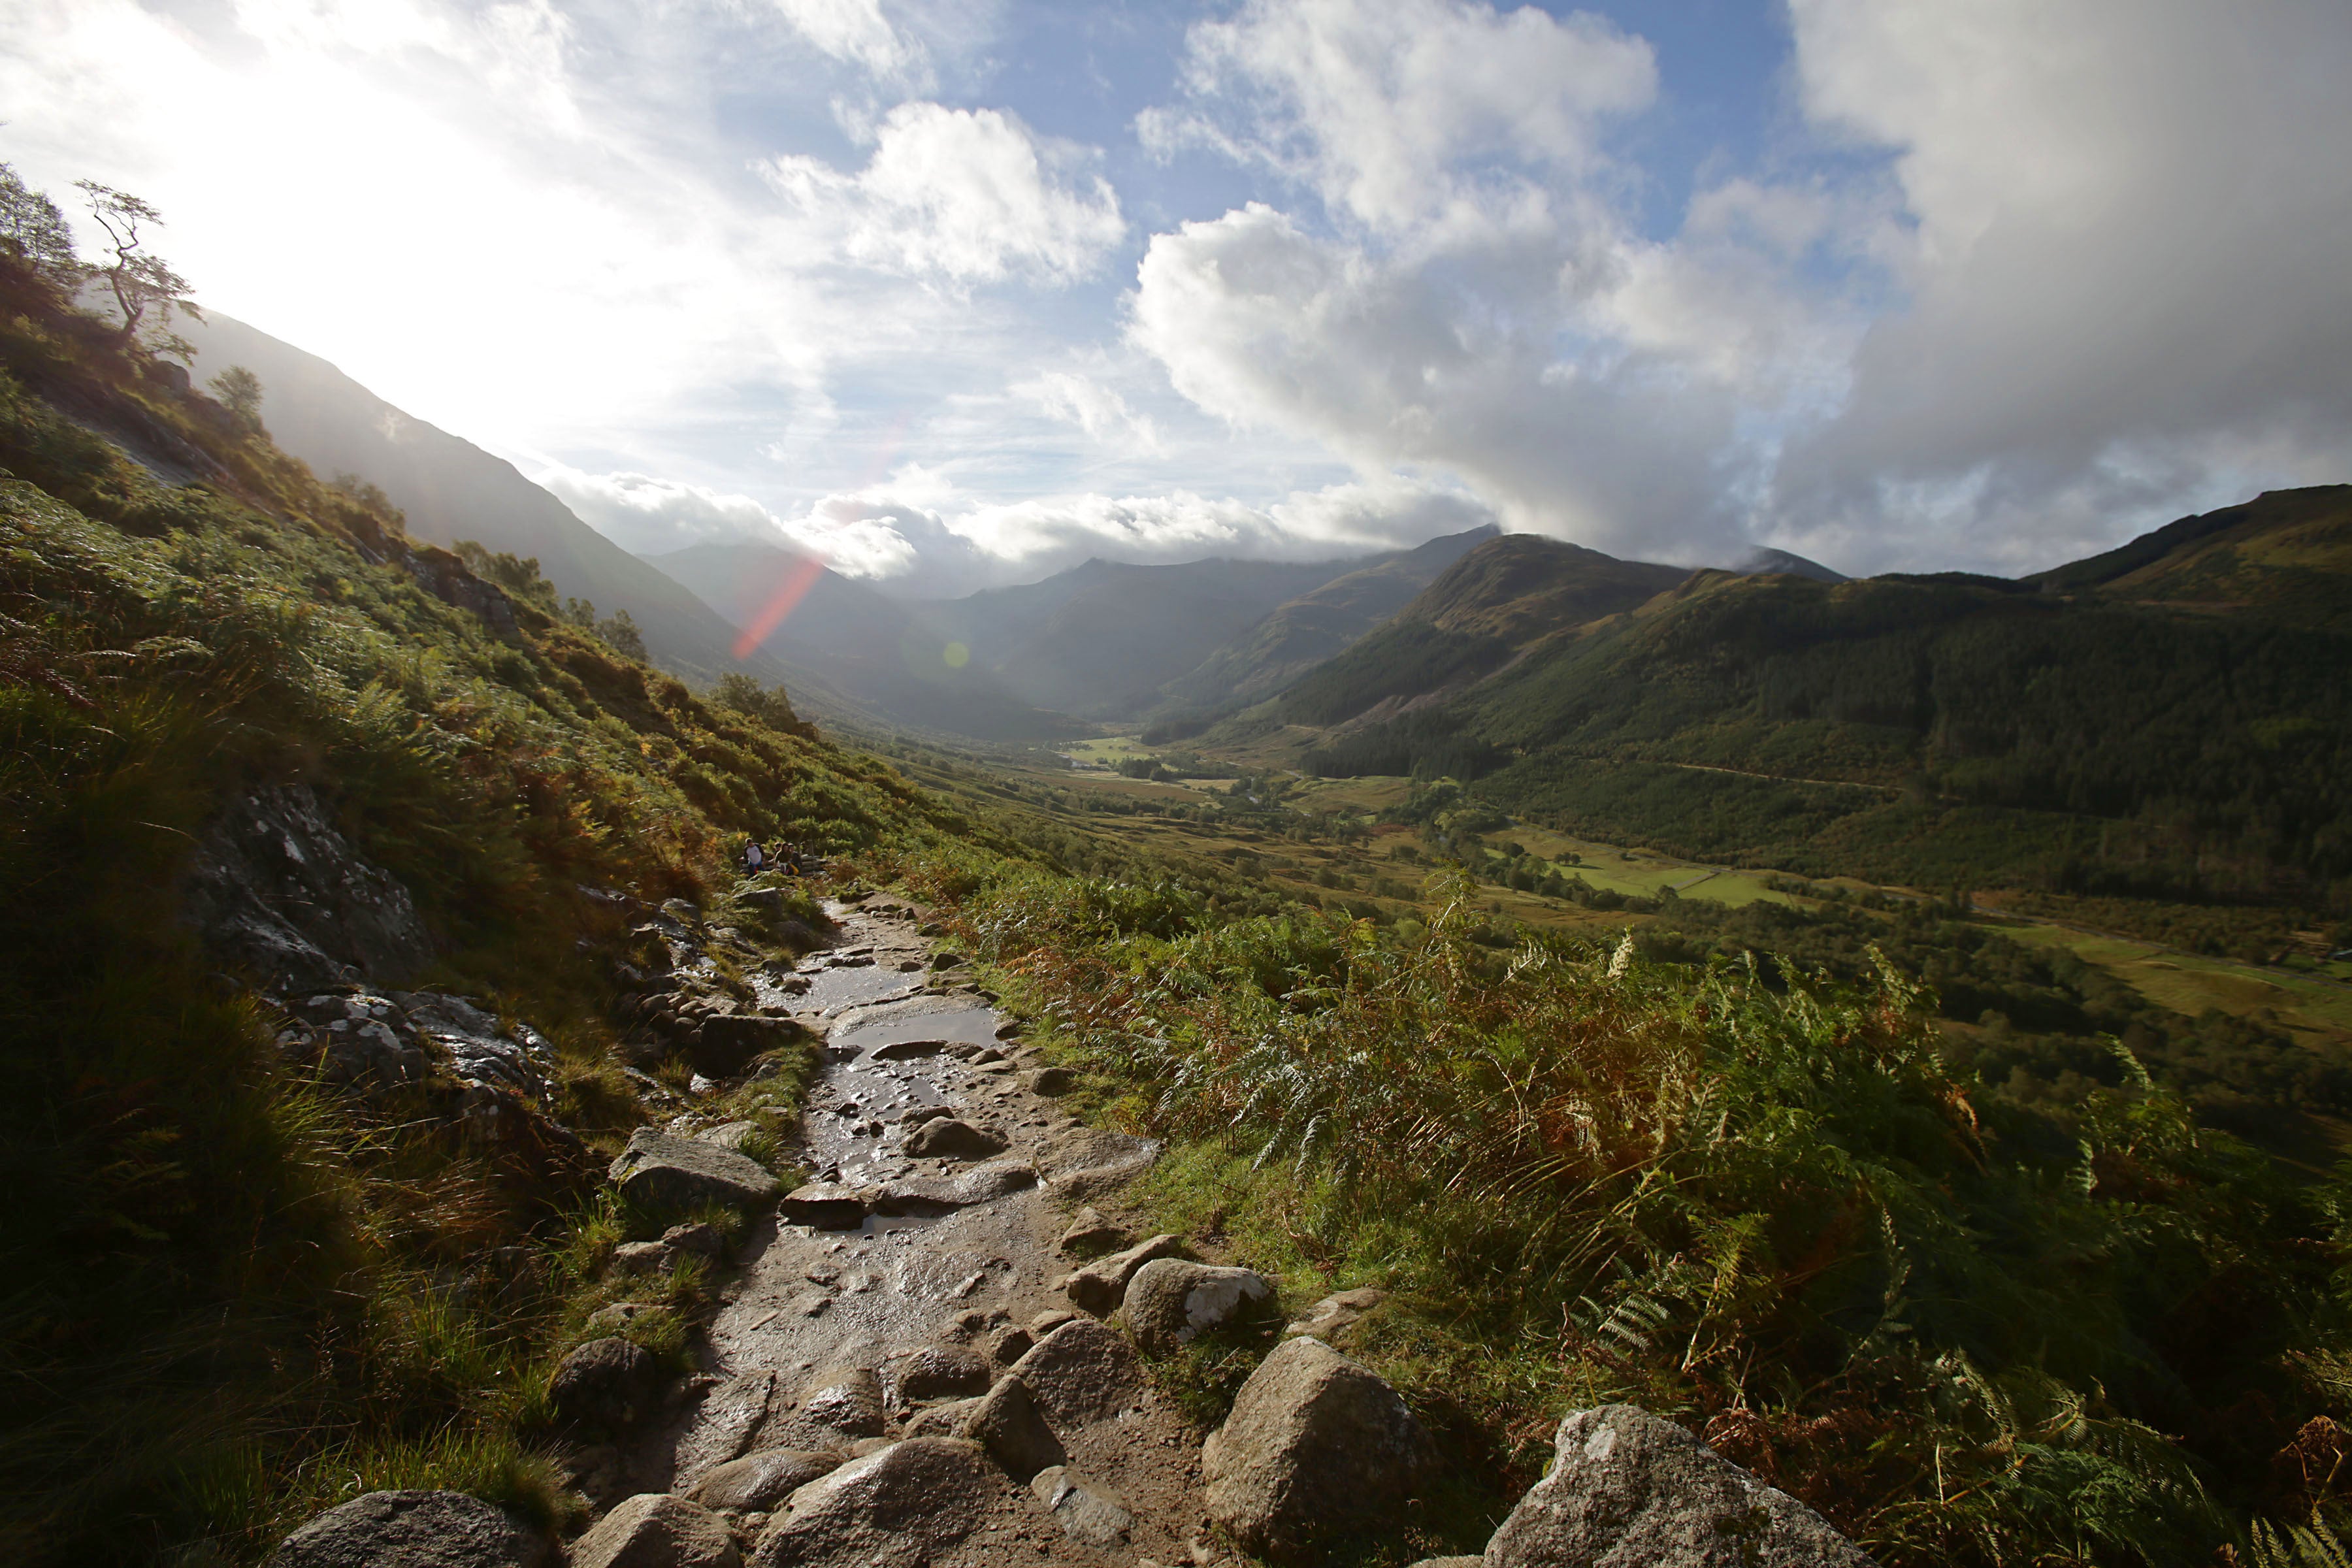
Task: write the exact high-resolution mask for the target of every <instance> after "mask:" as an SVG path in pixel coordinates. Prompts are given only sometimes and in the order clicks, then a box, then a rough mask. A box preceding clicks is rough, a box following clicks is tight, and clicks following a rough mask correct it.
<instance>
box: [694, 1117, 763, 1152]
mask: <svg viewBox="0 0 2352 1568" xmlns="http://www.w3.org/2000/svg"><path fill="white" fill-rule="evenodd" d="M759 1130H760V1124H759V1123H758V1122H756V1121H722V1122H720V1123H719V1125H718V1126H716V1127H706V1128H704V1129H703V1130H702V1131H699V1132H697V1133H696V1134H695V1135H694V1136H695V1138H696V1139H697V1140H698V1142H704V1143H716V1144H718V1145H719V1147H720V1148H721V1149H735V1150H740V1149H741V1148H742V1147H743V1140H745V1139H746V1138H749V1137H750V1136H751V1134H752V1133H754V1132H757V1131H759Z"/></svg>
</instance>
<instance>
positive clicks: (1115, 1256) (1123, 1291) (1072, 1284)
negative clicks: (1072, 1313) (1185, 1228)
mask: <svg viewBox="0 0 2352 1568" xmlns="http://www.w3.org/2000/svg"><path fill="white" fill-rule="evenodd" d="M1183 1249H1184V1245H1183V1243H1181V1242H1180V1241H1178V1240H1177V1239H1176V1238H1175V1237H1172V1236H1166V1235H1161V1236H1155V1237H1152V1238H1151V1239H1150V1240H1149V1241H1144V1242H1139V1243H1137V1244H1136V1245H1135V1246H1133V1247H1129V1248H1128V1249H1127V1250H1126V1251H1124V1252H1114V1253H1112V1254H1111V1255H1110V1256H1109V1257H1108V1258H1102V1259H1100V1260H1099V1261H1097V1262H1094V1263H1090V1264H1088V1265H1087V1267H1086V1268H1081V1269H1079V1270H1078V1271H1077V1272H1076V1273H1075V1274H1073V1275H1071V1276H1070V1277H1069V1278H1068V1279H1065V1280H1063V1281H1062V1289H1063V1292H1064V1293H1065V1294H1066V1295H1067V1296H1068V1297H1069V1298H1070V1302H1071V1305H1073V1306H1075V1307H1076V1308H1078V1309H1079V1310H1081V1311H1087V1312H1092V1313H1093V1314H1094V1315H1095V1316H1096V1317H1097V1318H1108V1317H1109V1316H1110V1315H1111V1314H1112V1313H1113V1312H1116V1311H1118V1304H1119V1303H1120V1302H1121V1301H1123V1300H1126V1299H1127V1282H1128V1281H1129V1280H1130V1279H1134V1278H1135V1271H1136V1270H1137V1269H1139V1268H1142V1267H1143V1266H1144V1265H1145V1264H1147V1263H1150V1262H1151V1261H1152V1260H1153V1259H1155V1258H1173V1257H1175V1256H1176V1255H1177V1254H1179V1253H1181V1251H1183Z"/></svg>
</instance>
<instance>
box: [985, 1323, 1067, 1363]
mask: <svg viewBox="0 0 2352 1568" xmlns="http://www.w3.org/2000/svg"><path fill="white" fill-rule="evenodd" d="M1057 1326H1058V1325H1057ZM1036 1342H1037V1336H1036V1335H1034V1334H1033V1333H1031V1332H1030V1331H1028V1330H1026V1329H1022V1328H1006V1329H1000V1330H998V1331H996V1332H995V1333H993V1334H992V1335H990V1336H989V1338H988V1342H987V1350H988V1359H989V1360H990V1361H992V1362H993V1363H996V1364H997V1365H998V1366H1011V1365H1012V1364H1013V1363H1014V1362H1016V1361H1019V1360H1020V1359H1021V1358H1022V1357H1023V1356H1024V1355H1027V1354H1028V1353H1029V1347H1030V1346H1031V1345H1034V1344H1035V1343H1036Z"/></svg>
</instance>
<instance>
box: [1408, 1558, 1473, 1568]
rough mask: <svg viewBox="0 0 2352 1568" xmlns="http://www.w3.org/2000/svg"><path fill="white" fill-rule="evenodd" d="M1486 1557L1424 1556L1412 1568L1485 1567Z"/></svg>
mask: <svg viewBox="0 0 2352 1568" xmlns="http://www.w3.org/2000/svg"><path fill="white" fill-rule="evenodd" d="M1485 1563H1486V1559H1485V1558H1484V1557H1424V1558H1423V1559H1422V1560H1421V1561H1420V1562H1418V1563H1413V1564H1412V1568H1484V1564H1485Z"/></svg>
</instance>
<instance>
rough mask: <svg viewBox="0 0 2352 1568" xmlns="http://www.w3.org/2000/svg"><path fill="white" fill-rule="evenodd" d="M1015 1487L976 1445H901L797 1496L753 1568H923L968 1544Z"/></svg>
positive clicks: (767, 1535) (922, 1441)
mask: <svg viewBox="0 0 2352 1568" xmlns="http://www.w3.org/2000/svg"><path fill="white" fill-rule="evenodd" d="M1008 1488H1009V1483H1008V1482H1007V1481H1006V1480H1005V1479H1004V1477H1003V1474H1002V1473H1001V1472H999V1471H998V1470H997V1468H996V1467H995V1466H993V1465H992V1464H990V1463H989V1462H988V1458H987V1456H985V1455H984V1454H982V1452H981V1451H980V1448H979V1447H978V1446H977V1445H975V1444H971V1443H963V1442H959V1441H957V1440H955V1439H954V1438H951V1437H912V1438H908V1440H907V1441H906V1442H903V1443H893V1444H891V1445H890V1446H889V1447H887V1448H877V1449H876V1450H875V1451H874V1452H873V1453H871V1454H868V1455H866V1457H865V1458H862V1459H855V1460H852V1461H851V1462H850V1463H848V1464H846V1465H844V1466H843V1467H842V1468H839V1469H837V1470H835V1471H834V1472H833V1473H832V1474H831V1475H829V1476H826V1477H824V1479H820V1480H815V1481H811V1482H810V1483H809V1484H808V1485H806V1486H804V1487H803V1488H801V1489H800V1490H798V1491H796V1492H794V1493H793V1495H792V1498H791V1500H790V1501H789V1502H788V1503H787V1505H786V1508H785V1511H783V1512H782V1513H779V1514H777V1515H775V1516H774V1517H773V1518H772V1520H771V1521H769V1524H768V1528H767V1529H766V1530H765V1531H763V1532H761V1536H760V1542H759V1545H758V1546H757V1547H756V1548H755V1549H754V1550H753V1551H752V1553H751V1568H852V1565H853V1564H855V1565H857V1568H865V1565H866V1564H874V1563H879V1564H884V1565H886V1568H915V1565H916V1564H919V1563H929V1562H930V1561H931V1560H933V1559H935V1558H938V1557H940V1555H941V1554H942V1553H945V1552H950V1550H952V1549H953V1548H954V1547H956V1546H957V1545H958V1544H960V1543H961V1542H962V1541H963V1540H964V1538H965V1537H966V1536H968V1535H970V1534H971V1532H972V1531H974V1530H975V1529H977V1528H978V1527H979V1526H980V1524H981V1522H982V1521H983V1520H984V1519H985V1518H986V1517H987V1516H988V1514H989V1513H990V1512H991V1510H992V1509H994V1508H997V1507H999V1506H1001V1504H1002V1502H1003V1498H1004V1495H1005V1493H1006V1491H1007V1489H1008Z"/></svg>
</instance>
